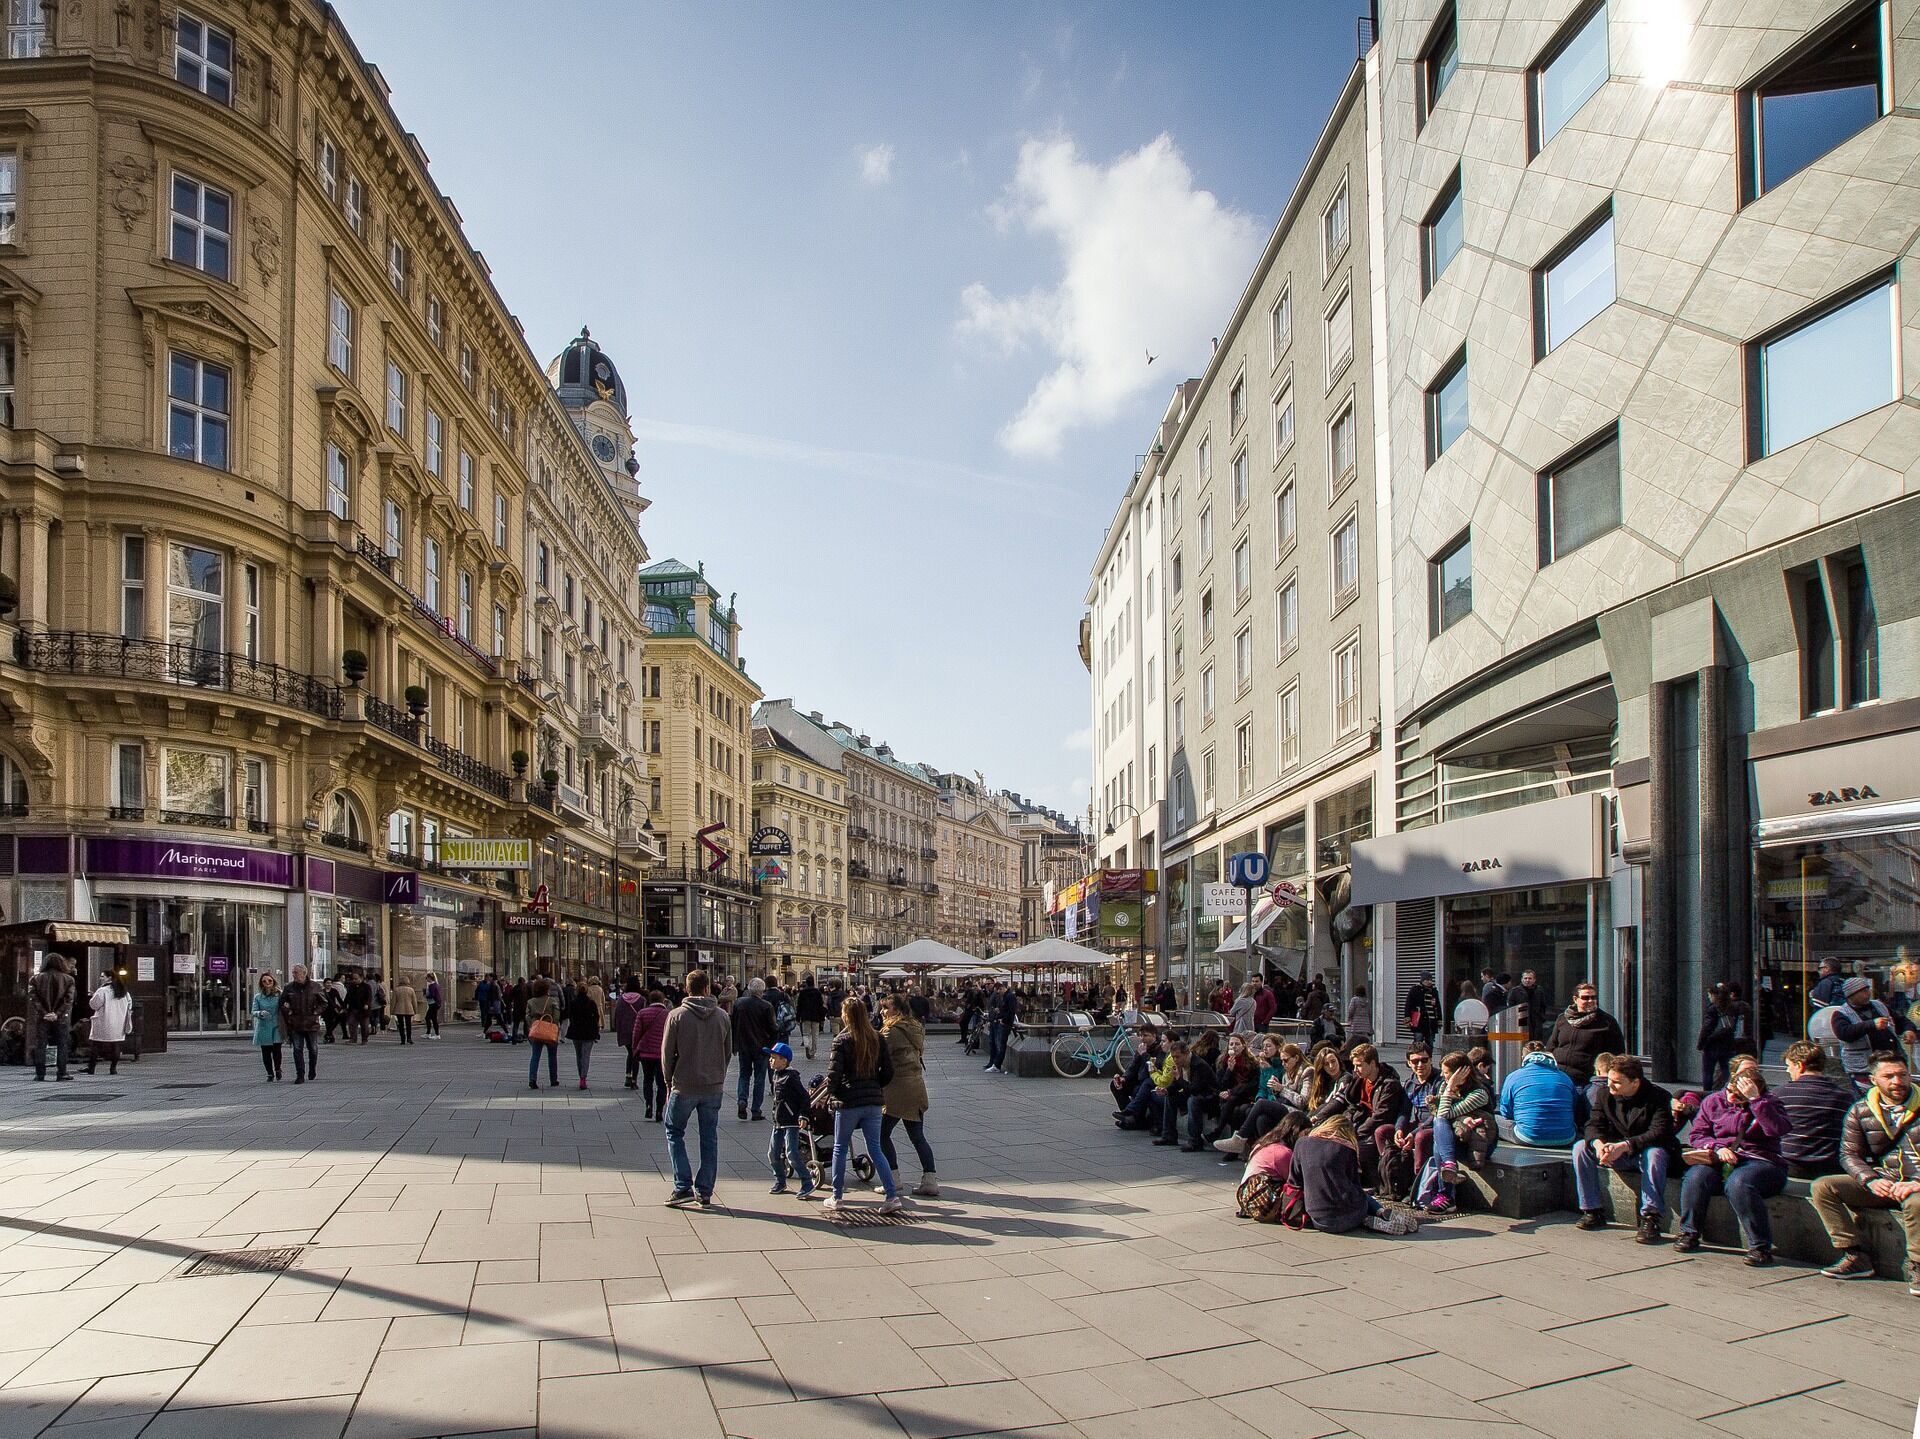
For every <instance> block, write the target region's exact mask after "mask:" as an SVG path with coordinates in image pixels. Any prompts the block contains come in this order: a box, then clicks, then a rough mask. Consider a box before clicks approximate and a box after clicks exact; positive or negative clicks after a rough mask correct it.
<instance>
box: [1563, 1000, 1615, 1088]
mask: <svg viewBox="0 0 1920 1439" xmlns="http://www.w3.org/2000/svg"><path fill="white" fill-rule="evenodd" d="M1626 1047H1627V1037H1626V1035H1625V1034H1623V1033H1621V1031H1620V1021H1619V1020H1617V1019H1615V1018H1614V1017H1613V1016H1612V1015H1610V1014H1608V1013H1607V1012H1606V1011H1605V1010H1604V1009H1602V1008H1601V1007H1600V991H1599V990H1597V989H1595V988H1594V987H1593V985H1591V984H1589V983H1585V982H1582V983H1581V984H1579V985H1577V986H1576V987H1575V989H1574V991H1573V1003H1572V1004H1571V1005H1569V1006H1568V1007H1567V1010H1566V1012H1565V1013H1564V1014H1562V1015H1561V1016H1560V1017H1559V1018H1558V1019H1556V1020H1555V1021H1554V1022H1553V1031H1552V1033H1550V1034H1549V1035H1548V1036H1547V1052H1548V1053H1549V1054H1551V1055H1552V1056H1553V1060H1554V1063H1556V1064H1558V1065H1559V1066H1560V1068H1561V1070H1562V1071H1563V1072H1564V1073H1565V1074H1566V1076H1567V1078H1568V1079H1571V1080H1572V1081H1573V1082H1574V1083H1575V1084H1577V1085H1584V1084H1585V1083H1586V1082H1587V1081H1588V1080H1590V1079H1592V1078H1593V1062H1594V1060H1595V1059H1596V1058H1597V1057H1598V1056H1599V1055H1601V1054H1621V1053H1622V1051H1624V1050H1625V1049H1626Z"/></svg>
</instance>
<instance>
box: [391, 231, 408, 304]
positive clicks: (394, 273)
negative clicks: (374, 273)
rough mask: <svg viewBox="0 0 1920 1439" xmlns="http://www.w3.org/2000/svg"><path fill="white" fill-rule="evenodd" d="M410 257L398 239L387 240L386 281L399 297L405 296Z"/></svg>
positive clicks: (404, 297) (403, 297)
mask: <svg viewBox="0 0 1920 1439" xmlns="http://www.w3.org/2000/svg"><path fill="white" fill-rule="evenodd" d="M410 264H411V257H410V256H409V255H408V254H407V247H406V246H405V245H403V244H401V243H400V242H399V241H398V240H388V241H387V283H388V284H389V285H391V286H392V287H393V293H394V294H396V295H398V296H399V297H400V298H401V299H403V300H404V299H406V298H407V284H408V273H409V266H410Z"/></svg>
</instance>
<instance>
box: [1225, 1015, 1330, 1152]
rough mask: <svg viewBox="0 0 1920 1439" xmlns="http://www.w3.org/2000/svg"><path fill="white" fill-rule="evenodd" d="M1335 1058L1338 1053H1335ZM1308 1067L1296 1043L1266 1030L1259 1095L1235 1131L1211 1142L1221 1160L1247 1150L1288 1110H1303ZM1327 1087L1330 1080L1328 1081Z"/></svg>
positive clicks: (1262, 1048) (1261, 1060) (1309, 1073)
mask: <svg viewBox="0 0 1920 1439" xmlns="http://www.w3.org/2000/svg"><path fill="white" fill-rule="evenodd" d="M1328 1049H1329V1051H1330V1052H1331V1050H1332V1046H1328ZM1335 1057H1336V1058H1338V1056H1337V1055H1336V1056H1335ZM1311 1075H1312V1071H1310V1070H1309V1069H1308V1068H1307V1059H1306V1055H1305V1053H1304V1052H1303V1051H1302V1050H1301V1048H1300V1046H1299V1045H1297V1044H1295V1043H1293V1041H1291V1040H1288V1041H1287V1042H1286V1043H1285V1044H1282V1043H1281V1042H1280V1041H1279V1040H1278V1039H1277V1038H1275V1037H1274V1036H1273V1035H1271V1034H1269V1035H1267V1036H1266V1037H1265V1038H1264V1039H1262V1040H1261V1041H1260V1075H1259V1078H1258V1080H1257V1081H1256V1084H1257V1090H1258V1094H1259V1097H1258V1098H1257V1099H1255V1100H1254V1102H1253V1107H1252V1108H1250V1109H1249V1110H1248V1111H1247V1112H1246V1115H1245V1116H1244V1117H1243V1118H1242V1119H1241V1120H1240V1123H1239V1124H1238V1125H1237V1126H1236V1129H1237V1132H1236V1133H1233V1134H1229V1135H1227V1136H1225V1137H1224V1138H1221V1139H1216V1140H1214V1142H1213V1147H1214V1148H1215V1149H1217V1150H1219V1151H1220V1162H1221V1163H1222V1164H1233V1163H1236V1162H1238V1160H1239V1159H1240V1157H1241V1156H1242V1155H1244V1154H1247V1153H1249V1152H1251V1149H1252V1145H1253V1141H1254V1140H1255V1139H1256V1138H1257V1137H1259V1136H1260V1135H1262V1134H1265V1133H1266V1132H1267V1131H1268V1130H1270V1129H1271V1128H1273V1126H1274V1125H1276V1124H1278V1123H1279V1122H1280V1121H1281V1120H1282V1119H1284V1118H1285V1117H1286V1116H1287V1114H1288V1113H1289V1112H1290V1111H1294V1110H1298V1111H1300V1112H1301V1113H1302V1114H1303V1115H1304V1114H1305V1112H1306V1103H1307V1083H1308V1080H1309V1079H1310V1078H1311ZM1329 1088H1331V1081H1329Z"/></svg>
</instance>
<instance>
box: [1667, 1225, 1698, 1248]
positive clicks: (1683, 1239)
mask: <svg viewBox="0 0 1920 1439" xmlns="http://www.w3.org/2000/svg"><path fill="white" fill-rule="evenodd" d="M1673 1247H1674V1248H1675V1249H1677V1250H1679V1251H1680V1252H1681V1253H1682V1254H1694V1253H1697V1252H1698V1251H1699V1248H1700V1236H1699V1235H1698V1234H1690V1233H1688V1232H1687V1231H1686V1230H1684V1229H1683V1230H1681V1231H1680V1232H1679V1233H1678V1234H1676V1235H1674V1237H1673Z"/></svg>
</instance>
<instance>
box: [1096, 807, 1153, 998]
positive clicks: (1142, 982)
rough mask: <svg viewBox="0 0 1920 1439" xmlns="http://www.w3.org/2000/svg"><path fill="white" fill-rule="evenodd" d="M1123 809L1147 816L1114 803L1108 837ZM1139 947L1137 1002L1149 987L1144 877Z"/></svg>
mask: <svg viewBox="0 0 1920 1439" xmlns="http://www.w3.org/2000/svg"><path fill="white" fill-rule="evenodd" d="M1121 810H1125V811H1126V812H1127V813H1128V814H1130V815H1132V816H1133V817H1134V818H1135V819H1145V818H1146V816H1145V815H1143V814H1141V813H1140V811H1139V810H1138V809H1136V808H1135V807H1134V806H1133V805H1130V804H1117V805H1114V806H1113V807H1112V808H1111V809H1109V810H1108V811H1107V824H1106V829H1105V834H1106V837H1107V838H1108V839H1112V838H1113V835H1114V829H1113V820H1114V816H1115V815H1116V814H1118V813H1119V812H1120V811H1121ZM1137 949H1138V953H1139V958H1140V978H1139V982H1138V983H1137V984H1136V985H1135V987H1134V995H1135V1002H1136V1003H1138V1002H1139V995H1140V993H1141V992H1142V991H1143V990H1145V989H1146V987H1147V887H1146V881H1145V879H1144V877H1143V878H1142V880H1141V884H1140V931H1139V936H1138V944H1137Z"/></svg>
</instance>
